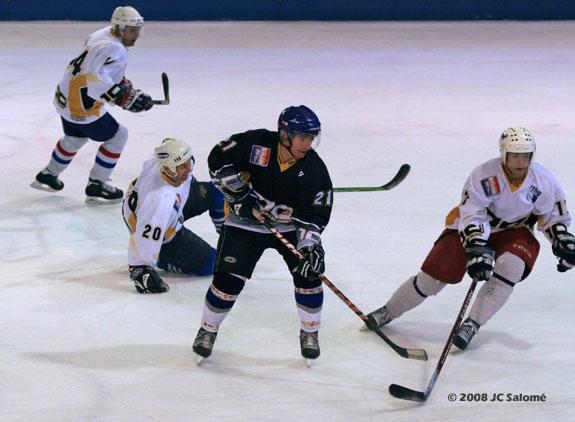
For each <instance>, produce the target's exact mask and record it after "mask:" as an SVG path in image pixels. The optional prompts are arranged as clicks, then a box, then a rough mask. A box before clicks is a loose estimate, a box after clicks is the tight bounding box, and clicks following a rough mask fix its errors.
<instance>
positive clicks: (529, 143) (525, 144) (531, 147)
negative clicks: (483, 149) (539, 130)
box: [499, 127, 535, 164]
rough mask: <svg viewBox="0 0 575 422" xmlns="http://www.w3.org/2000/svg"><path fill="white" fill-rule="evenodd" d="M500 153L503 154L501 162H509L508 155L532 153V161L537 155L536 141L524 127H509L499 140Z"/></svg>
mask: <svg viewBox="0 0 575 422" xmlns="http://www.w3.org/2000/svg"><path fill="white" fill-rule="evenodd" d="M499 152H500V153H501V162H502V163H503V164H505V163H506V161H507V153H508V152H514V153H530V154H531V159H533V155H534V154H535V139H533V134H532V133H531V132H530V131H529V130H527V129H525V128H522V127H509V128H507V129H505V130H504V131H503V133H502V134H501V137H500V138H499Z"/></svg>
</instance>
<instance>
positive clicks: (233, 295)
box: [193, 226, 265, 357]
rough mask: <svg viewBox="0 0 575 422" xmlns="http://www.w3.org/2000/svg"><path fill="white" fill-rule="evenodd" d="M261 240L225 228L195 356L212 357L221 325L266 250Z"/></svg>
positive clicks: (255, 235) (197, 339)
mask: <svg viewBox="0 0 575 422" xmlns="http://www.w3.org/2000/svg"><path fill="white" fill-rule="evenodd" d="M264 236H265V235H262V234H261V233H254V232H249V231H246V230H241V229H238V228H235V227H230V226H225V227H224V230H223V231H222V234H221V235H220V238H219V240H218V253H217V256H216V264H215V267H214V278H213V280H212V284H211V285H210V287H209V289H208V291H207V293H206V298H205V302H204V310H203V313H202V322H201V328H200V329H199V331H198V334H197V336H196V339H195V340H194V346H193V349H194V351H195V352H196V353H197V354H198V355H200V356H202V357H208V356H210V354H211V353H212V348H213V345H214V342H215V340H216V335H217V333H218V329H219V327H220V325H221V324H222V322H223V321H224V319H225V318H226V316H227V315H228V313H229V312H230V311H231V309H232V307H233V306H234V304H235V302H236V299H237V298H238V296H239V294H240V292H241V291H242V289H243V288H244V285H245V282H246V280H247V279H249V278H250V277H251V276H252V273H253V270H254V268H255V265H256V263H257V261H258V260H259V259H260V257H261V255H262V253H263V251H264V250H265V243H262V242H261V239H262V238H263V237H264ZM264 242H265V240H264Z"/></svg>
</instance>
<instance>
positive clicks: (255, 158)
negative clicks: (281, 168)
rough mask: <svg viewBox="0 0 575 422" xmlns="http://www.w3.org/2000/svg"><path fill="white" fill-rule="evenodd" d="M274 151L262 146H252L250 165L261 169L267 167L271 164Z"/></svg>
mask: <svg viewBox="0 0 575 422" xmlns="http://www.w3.org/2000/svg"><path fill="white" fill-rule="evenodd" d="M271 153H272V150H271V149H270V148H268V147H264V146H261V145H252V151H251V153H250V163H252V164H255V165H256V166H260V167H267V166H268V164H269V162H270V157H271Z"/></svg>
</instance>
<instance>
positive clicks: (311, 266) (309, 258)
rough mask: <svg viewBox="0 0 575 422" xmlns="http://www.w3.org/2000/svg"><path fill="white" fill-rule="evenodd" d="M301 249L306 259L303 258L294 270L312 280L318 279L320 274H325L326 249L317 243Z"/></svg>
mask: <svg viewBox="0 0 575 422" xmlns="http://www.w3.org/2000/svg"><path fill="white" fill-rule="evenodd" d="M299 251H300V253H301V254H302V255H303V257H304V258H305V259H302V260H301V261H300V262H299V264H298V265H297V267H295V268H294V269H293V270H292V272H293V273H296V274H299V275H301V276H302V277H305V278H307V279H308V280H310V281H314V280H317V278H318V276H319V274H323V272H324V271H325V261H324V258H325V251H324V250H323V247H322V246H321V244H319V243H316V244H315V245H313V246H305V247H303V248H301V249H300V250H299Z"/></svg>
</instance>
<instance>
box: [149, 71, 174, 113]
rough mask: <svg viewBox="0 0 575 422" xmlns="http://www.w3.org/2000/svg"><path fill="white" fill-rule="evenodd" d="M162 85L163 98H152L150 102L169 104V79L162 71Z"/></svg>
mask: <svg viewBox="0 0 575 422" xmlns="http://www.w3.org/2000/svg"><path fill="white" fill-rule="evenodd" d="M162 87H163V88H164V99H163V100H152V104H159V105H168V104H170V81H169V80H168V75H166V74H165V73H164V72H162Z"/></svg>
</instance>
